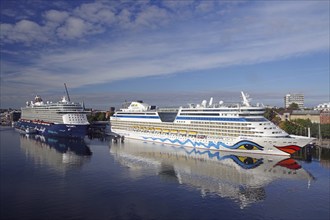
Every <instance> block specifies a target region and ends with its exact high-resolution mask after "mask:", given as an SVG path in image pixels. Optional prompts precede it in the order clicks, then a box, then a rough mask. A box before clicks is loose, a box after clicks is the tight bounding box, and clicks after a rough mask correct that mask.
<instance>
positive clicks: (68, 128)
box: [14, 120, 88, 138]
mask: <svg viewBox="0 0 330 220" xmlns="http://www.w3.org/2000/svg"><path fill="white" fill-rule="evenodd" d="M14 127H15V128H17V129H20V130H25V129H27V128H33V129H35V130H36V132H37V133H38V134H41V135H51V136H57V137H80V138H83V137H85V136H86V134H87V130H88V125H72V124H54V123H46V122H40V121H28V120H19V121H18V122H16V124H15V126H14Z"/></svg>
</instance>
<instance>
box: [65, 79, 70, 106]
mask: <svg viewBox="0 0 330 220" xmlns="http://www.w3.org/2000/svg"><path fill="white" fill-rule="evenodd" d="M64 87H65V91H66V95H67V97H68V101H69V102H70V96H69V92H68V89H67V88H66V84H65V83H64Z"/></svg>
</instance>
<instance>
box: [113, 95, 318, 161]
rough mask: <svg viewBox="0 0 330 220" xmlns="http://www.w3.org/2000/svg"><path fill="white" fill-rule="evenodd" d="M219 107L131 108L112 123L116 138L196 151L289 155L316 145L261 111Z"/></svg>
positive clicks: (248, 106)
mask: <svg viewBox="0 0 330 220" xmlns="http://www.w3.org/2000/svg"><path fill="white" fill-rule="evenodd" d="M241 94H242V103H236V104H225V103H224V102H222V101H220V102H219V103H216V104H214V103H213V98H211V99H210V101H209V102H207V101H206V100H204V101H203V102H202V103H201V104H197V105H196V104H189V106H188V107H180V108H178V109H176V110H173V109H172V110H169V109H160V108H157V107H156V106H150V105H148V104H146V103H143V102H142V101H136V102H130V103H126V104H125V106H123V108H122V109H120V110H119V111H117V112H115V114H114V115H113V116H112V117H111V118H110V122H111V129H112V131H113V132H115V133H118V134H119V135H122V136H125V137H127V138H133V139H139V140H143V141H152V142H160V143H164V144H171V145H182V146H189V147H195V148H204V149H213V150H227V151H238V152H253V153H264V154H275V155H290V154H292V153H294V152H296V151H298V150H300V149H301V148H302V147H304V146H305V145H307V144H309V143H311V142H312V141H313V139H312V138H308V137H302V136H293V135H289V134H287V133H286V132H285V131H283V130H282V129H280V128H279V127H277V126H276V125H274V124H273V123H272V122H270V121H268V120H267V119H266V118H265V117H264V116H263V113H264V107H263V106H262V105H251V104H250V99H249V97H248V95H246V94H244V93H243V92H241Z"/></svg>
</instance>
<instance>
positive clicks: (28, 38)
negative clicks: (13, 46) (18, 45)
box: [1, 20, 48, 44]
mask: <svg viewBox="0 0 330 220" xmlns="http://www.w3.org/2000/svg"><path fill="white" fill-rule="evenodd" d="M1 38H2V39H3V40H4V41H5V42H10V43H15V42H24V43H26V44H31V43H33V42H34V41H37V42H46V41H47V39H48V36H47V34H46V33H45V32H44V30H43V28H42V27H41V26H40V25H38V24H37V23H35V22H33V21H29V20H21V21H19V22H17V23H16V24H15V25H11V24H1Z"/></svg>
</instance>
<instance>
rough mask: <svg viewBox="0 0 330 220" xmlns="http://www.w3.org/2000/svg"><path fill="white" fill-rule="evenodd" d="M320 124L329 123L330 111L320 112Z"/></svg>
mask: <svg viewBox="0 0 330 220" xmlns="http://www.w3.org/2000/svg"><path fill="white" fill-rule="evenodd" d="M320 123H321V124H330V111H323V112H321V114H320Z"/></svg>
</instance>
